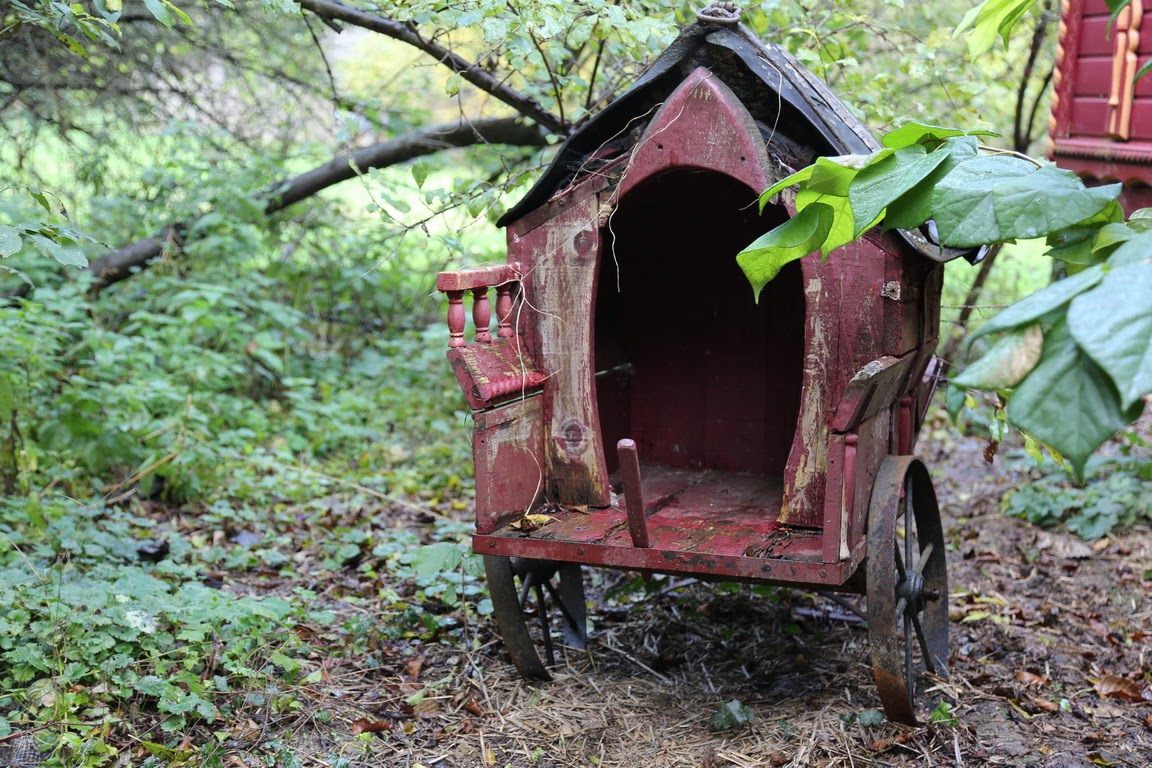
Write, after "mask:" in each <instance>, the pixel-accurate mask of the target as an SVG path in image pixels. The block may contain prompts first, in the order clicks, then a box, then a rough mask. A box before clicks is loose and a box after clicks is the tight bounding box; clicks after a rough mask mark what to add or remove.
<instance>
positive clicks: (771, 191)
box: [760, 165, 816, 213]
mask: <svg viewBox="0 0 1152 768" xmlns="http://www.w3.org/2000/svg"><path fill="white" fill-rule="evenodd" d="M815 170H816V166H814V165H810V166H808V167H807V168H801V169H800V170H798V171H796V173H794V174H792V175H791V176H787V177H785V178H783V179H780V181H778V182H776V183H775V184H773V185H772V186H770V187H768V189H766V190H764V191H763V192H762V193H761V194H760V212H761V213H763V212H764V209H765V208H766V207H767V206H768V205H769V203H771V202H772V198H774V197H776V195H778V194H779V193H780V192H782V191H783V190H785V189H787V188H788V187H791V186H792V185H794V184H799V183H800V182H802V181H808V179H810V178H812V173H813V172H814V171H815Z"/></svg>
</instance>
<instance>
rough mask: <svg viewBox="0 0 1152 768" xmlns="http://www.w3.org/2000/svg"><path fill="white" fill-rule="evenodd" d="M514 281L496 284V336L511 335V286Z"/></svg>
mask: <svg viewBox="0 0 1152 768" xmlns="http://www.w3.org/2000/svg"><path fill="white" fill-rule="evenodd" d="M513 285H514V283H504V284H503V285H498V286H496V324H497V326H498V328H497V330H496V336H497V337H499V338H501V339H508V338H511V337H512V288H513Z"/></svg>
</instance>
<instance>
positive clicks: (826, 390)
mask: <svg viewBox="0 0 1152 768" xmlns="http://www.w3.org/2000/svg"><path fill="white" fill-rule="evenodd" d="M839 255H840V254H834V255H833V256H832V258H830V259H828V261H821V259H820V254H818V253H816V254H810V255H808V256H805V257H804V258H803V259H801V260H800V266H801V270H802V280H803V290H804V302H805V308H806V311H805V316H804V362H803V366H804V372H803V385H802V387H801V391H800V416H799V418H798V420H797V423H796V431H795V433H794V434H793V437H792V448H791V450H790V451H789V453H788V463H787V465H786V466H785V468H784V503H783V505H782V509H781V512H780V518H779V519H780V522H782V523H788V524H790V525H801V526H810V527H820V526H822V525H823V523H824V519H823V513H824V491H825V481H826V480H827V477H828V441H829V435H830V432H829V428H828V415H829V413H831V411H832V408H834V407H835V403H837V402H839V400H840V392H839V391H837V392H835V393H833V392H831V391H830V389H831V388H833V387H834V384H833V380H834V379H835V378H837V375H836V373H835V372H836V371H838V370H840V344H839V343H838V335H839V333H840V307H841V305H842V304H844V303H845V302H846V301H847V297H845V296H844V295H843V293H842V285H841V282H840V280H839V274H838V270H837V265H838V264H840V263H842V262H843V261H845V259H843V258H837V256H839ZM844 378H847V377H844ZM836 389H840V387H836Z"/></svg>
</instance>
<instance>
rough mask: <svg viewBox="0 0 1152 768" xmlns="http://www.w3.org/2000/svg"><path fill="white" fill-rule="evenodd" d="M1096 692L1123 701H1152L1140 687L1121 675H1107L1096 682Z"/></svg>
mask: <svg viewBox="0 0 1152 768" xmlns="http://www.w3.org/2000/svg"><path fill="white" fill-rule="evenodd" d="M1095 690H1096V694H1097V695H1099V696H1108V697H1110V698H1113V699H1121V700H1123V701H1133V702H1139V701H1149V700H1152V699H1150V697H1149V696H1148V692H1147V691H1141V690H1140V686H1138V685H1137V684H1136V683H1134V682H1132V681H1131V680H1129V679H1128V678H1126V677H1120V675H1105V676H1104V677H1102V678H1100V679H1099V680H1098V681H1096V685H1095Z"/></svg>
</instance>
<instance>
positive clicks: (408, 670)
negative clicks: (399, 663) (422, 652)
mask: <svg viewBox="0 0 1152 768" xmlns="http://www.w3.org/2000/svg"><path fill="white" fill-rule="evenodd" d="M423 668H424V657H423V656H417V657H416V658H414V659H412V661H410V662H408V665H407V666H406V667H404V674H406V675H408V677H409V678H411V679H416V678H418V677H420V670H421V669H423Z"/></svg>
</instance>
